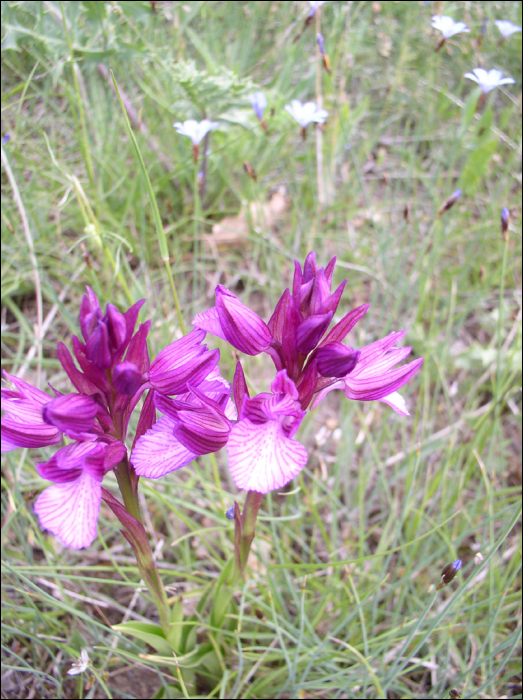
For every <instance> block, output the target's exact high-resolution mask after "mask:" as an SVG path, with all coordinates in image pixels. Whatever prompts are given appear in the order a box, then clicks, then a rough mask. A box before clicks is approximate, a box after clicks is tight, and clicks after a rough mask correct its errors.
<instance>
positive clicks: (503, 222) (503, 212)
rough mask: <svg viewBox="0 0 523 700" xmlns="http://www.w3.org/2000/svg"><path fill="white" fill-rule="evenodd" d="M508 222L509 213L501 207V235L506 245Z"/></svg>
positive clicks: (505, 208)
mask: <svg viewBox="0 0 523 700" xmlns="http://www.w3.org/2000/svg"><path fill="white" fill-rule="evenodd" d="M509 220H510V211H509V210H508V209H507V207H503V209H502V210H501V235H502V236H503V238H504V239H505V242H506V243H508V223H509Z"/></svg>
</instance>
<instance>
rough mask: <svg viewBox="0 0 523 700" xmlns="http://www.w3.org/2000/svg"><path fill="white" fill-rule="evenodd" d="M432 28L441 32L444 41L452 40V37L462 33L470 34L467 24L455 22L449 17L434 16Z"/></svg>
mask: <svg viewBox="0 0 523 700" xmlns="http://www.w3.org/2000/svg"><path fill="white" fill-rule="evenodd" d="M432 26H433V27H434V29H437V30H438V31H440V32H441V34H442V36H443V39H450V37H451V36H454V35H455V34H460V33H461V32H470V29H469V28H468V27H467V25H466V24H465V22H455V21H454V20H453V19H452V17H448V16H447V15H434V17H433V18H432Z"/></svg>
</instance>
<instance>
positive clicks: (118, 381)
mask: <svg viewBox="0 0 523 700" xmlns="http://www.w3.org/2000/svg"><path fill="white" fill-rule="evenodd" d="M142 377H143V375H142V373H141V372H140V370H139V369H138V367H137V366H136V365H135V364H134V362H127V360H126V361H125V362H120V364H119V365H116V367H115V368H114V370H113V384H114V388H115V389H116V391H117V392H118V393H119V394H123V395H124V396H133V394H135V393H136V391H137V390H138V387H139V386H140V384H141V383H142Z"/></svg>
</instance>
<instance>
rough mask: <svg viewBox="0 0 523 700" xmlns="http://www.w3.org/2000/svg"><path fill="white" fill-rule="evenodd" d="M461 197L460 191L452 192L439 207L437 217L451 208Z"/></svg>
mask: <svg viewBox="0 0 523 700" xmlns="http://www.w3.org/2000/svg"><path fill="white" fill-rule="evenodd" d="M460 197H461V190H456V191H455V192H453V193H452V194H451V195H450V197H449V198H448V199H446V200H445V201H444V202H443V204H442V205H441V207H440V209H439V211H438V216H441V215H442V214H443V212H444V211H448V210H449V209H450V208H451V207H453V206H454V204H455V203H456V202H457V201H458V199H459V198H460Z"/></svg>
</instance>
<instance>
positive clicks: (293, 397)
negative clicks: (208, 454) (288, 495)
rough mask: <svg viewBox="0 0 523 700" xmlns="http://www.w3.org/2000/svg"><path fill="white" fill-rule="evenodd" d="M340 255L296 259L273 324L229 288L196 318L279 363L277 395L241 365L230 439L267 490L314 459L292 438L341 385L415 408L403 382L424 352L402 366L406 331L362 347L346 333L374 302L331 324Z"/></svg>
mask: <svg viewBox="0 0 523 700" xmlns="http://www.w3.org/2000/svg"><path fill="white" fill-rule="evenodd" d="M335 263H336V258H333V259H332V260H331V261H330V263H329V264H328V265H327V267H326V268H325V269H324V268H319V267H318V265H317V264H316V258H315V254H314V252H311V253H309V255H308V256H307V258H306V260H305V265H304V267H303V270H302V267H301V265H300V263H299V262H298V261H296V262H295V272H294V280H293V286H292V292H291V291H290V290H289V289H286V290H285V292H284V293H283V295H282V296H281V298H280V300H279V301H278V303H277V305H276V308H275V310H274V313H273V315H272V317H271V318H270V320H269V322H268V323H265V322H264V321H263V319H261V318H260V317H259V316H258V315H257V314H256V313H254V312H253V311H252V310H251V309H249V308H248V307H247V306H245V305H244V304H243V303H242V302H241V301H240V300H239V299H237V298H236V297H235V296H234V295H232V294H231V293H230V292H229V291H227V290H226V289H225V288H224V287H222V286H218V287H217V289H216V306H215V307H214V308H212V309H210V310H209V311H206V312H204V313H201V314H198V315H197V316H196V317H195V319H194V321H193V324H194V325H195V326H196V327H197V328H200V329H201V330H205V331H207V332H209V333H212V334H214V335H217V336H218V337H220V338H222V339H224V340H227V341H228V342H229V343H230V344H231V345H232V346H233V347H235V348H236V349H237V350H240V351H242V352H245V353H246V354H249V355H258V354H260V353H262V352H265V353H267V354H268V355H269V356H270V357H271V358H272V360H273V362H274V365H275V367H276V379H275V381H274V382H273V385H272V392H273V393H272V394H260V395H259V396H256V397H254V398H253V399H251V398H249V396H248V392H247V386H246V382H245V379H244V377H243V371H242V369H241V366H238V368H237V371H236V375H235V378H234V386H233V390H234V399H235V402H236V407H237V409H238V413H239V420H238V422H237V423H236V424H234V425H233V426H232V428H231V430H230V435H229V439H228V441H227V454H228V456H229V467H230V470H231V474H232V477H233V480H234V482H235V484H236V486H238V488H242V489H247V490H249V491H256V492H258V493H267V491H270V490H273V489H276V488H281V487H282V486H284V485H285V484H286V483H287V482H288V481H290V479H292V478H293V477H294V476H295V475H296V474H298V473H299V472H300V471H301V469H303V467H304V465H305V463H306V452H305V448H304V447H303V445H300V443H298V442H296V441H294V440H292V439H291V438H292V435H293V434H294V433H295V431H296V430H297V428H298V426H299V424H300V422H301V420H302V418H303V415H304V412H305V411H306V409H307V408H308V407H309V406H310V407H311V409H312V408H315V407H316V406H317V405H318V404H319V403H320V401H321V400H322V399H323V398H324V396H326V394H327V393H328V392H329V391H332V390H333V389H342V390H344V391H345V395H346V396H347V398H349V399H352V400H356V401H376V400H377V401H382V402H383V403H387V404H388V405H389V406H391V408H392V409H393V410H394V411H395V412H396V413H399V414H401V415H409V413H408V410H407V407H406V404H405V401H404V400H403V398H402V397H401V396H400V395H399V394H398V389H400V388H401V387H402V386H403V385H404V384H405V383H406V382H407V381H408V380H409V379H410V378H411V377H412V376H413V375H414V374H415V373H416V372H417V371H418V369H419V367H420V366H421V364H422V362H423V359H419V360H414V361H413V362H410V363H409V364H407V365H403V366H400V367H396V365H398V364H399V363H400V362H401V361H402V360H404V359H405V358H406V357H407V356H408V355H409V354H410V352H411V348H410V347H406V348H394V347H393V346H394V345H395V344H396V343H397V342H398V341H399V340H401V338H403V336H404V334H405V331H404V332H402V333H391V334H390V335H389V336H387V337H386V338H383V339H382V340H378V341H376V342H375V343H371V344H370V345H367V346H365V347H363V348H361V349H360V350H357V349H354V348H351V347H349V346H346V345H344V344H343V342H342V341H343V340H344V339H345V337H346V336H347V335H348V333H349V332H350V331H351V329H352V328H353V327H354V326H355V325H356V323H357V322H358V321H359V320H360V319H361V318H362V317H363V316H364V315H365V313H366V312H367V310H368V308H369V306H370V305H369V304H364V305H363V306H360V307H358V308H356V309H354V310H352V311H350V312H349V313H348V314H346V315H345V316H344V317H343V318H342V319H341V320H340V321H339V322H338V323H337V324H336V325H335V326H334V327H333V328H331V329H330V331H329V330H328V328H329V325H330V324H331V321H332V318H333V316H334V314H335V313H336V309H337V308H338V304H339V302H340V299H341V295H342V293H343V289H344V287H345V283H346V280H345V281H343V282H342V283H341V284H340V285H339V287H338V288H337V289H336V290H335V291H334V292H332V289H331V287H332V275H333V272H334V266H335Z"/></svg>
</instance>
